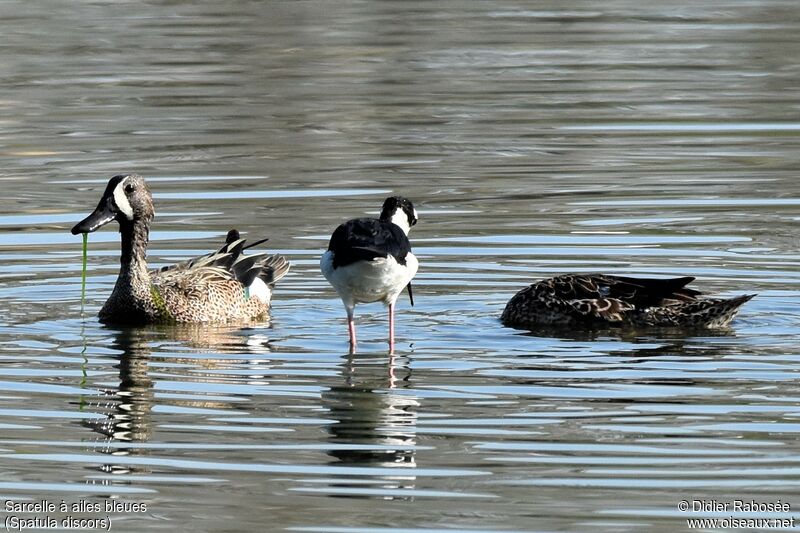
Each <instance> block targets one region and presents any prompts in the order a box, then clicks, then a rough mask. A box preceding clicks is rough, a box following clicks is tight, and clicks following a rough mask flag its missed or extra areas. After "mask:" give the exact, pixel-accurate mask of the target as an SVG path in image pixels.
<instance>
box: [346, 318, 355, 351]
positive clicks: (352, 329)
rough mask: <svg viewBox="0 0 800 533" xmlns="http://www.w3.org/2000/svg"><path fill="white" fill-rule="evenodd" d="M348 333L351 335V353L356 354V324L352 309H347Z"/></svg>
mask: <svg viewBox="0 0 800 533" xmlns="http://www.w3.org/2000/svg"><path fill="white" fill-rule="evenodd" d="M347 332H348V333H349V334H350V353H351V354H353V353H356V323H355V320H353V311H352V310H350V309H347Z"/></svg>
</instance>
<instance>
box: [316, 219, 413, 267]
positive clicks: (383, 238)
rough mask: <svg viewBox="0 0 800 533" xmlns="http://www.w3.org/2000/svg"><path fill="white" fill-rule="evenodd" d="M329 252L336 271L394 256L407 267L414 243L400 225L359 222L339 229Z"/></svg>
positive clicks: (364, 220)
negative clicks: (340, 268)
mask: <svg viewBox="0 0 800 533" xmlns="http://www.w3.org/2000/svg"><path fill="white" fill-rule="evenodd" d="M328 250H330V251H331V252H333V267H334V268H339V267H341V266H347V265H350V264H352V263H355V262H357V261H371V260H372V259H375V258H377V257H389V256H390V255H391V256H392V257H394V259H395V260H396V261H397V262H398V263H400V264H401V265H405V264H406V257H407V256H408V254H409V253H410V252H411V243H410V242H409V240H408V237H407V236H406V234H405V233H403V230H401V229H400V228H399V227H398V226H397V225H396V224H392V223H391V222H383V221H380V220H377V219H373V218H356V219H353V220H348V221H347V222H345V223H344V224H341V225H340V226H339V227H338V228H336V230H335V231H334V232H333V235H331V240H330V242H329V243H328Z"/></svg>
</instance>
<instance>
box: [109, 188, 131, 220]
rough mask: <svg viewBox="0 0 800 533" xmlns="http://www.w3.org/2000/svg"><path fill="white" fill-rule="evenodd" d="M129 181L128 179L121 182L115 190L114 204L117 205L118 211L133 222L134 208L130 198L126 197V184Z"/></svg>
mask: <svg viewBox="0 0 800 533" xmlns="http://www.w3.org/2000/svg"><path fill="white" fill-rule="evenodd" d="M127 181H128V180H127V179H124V180H122V181H120V182H119V184H117V186H116V188H115V189H114V203H115V204H117V209H119V210H120V211H121V212H122V213H123V214H124V215H125V216H126V217H127V218H128V220H133V207H131V203H130V202H129V201H128V197H127V196H125V183H126V182H127Z"/></svg>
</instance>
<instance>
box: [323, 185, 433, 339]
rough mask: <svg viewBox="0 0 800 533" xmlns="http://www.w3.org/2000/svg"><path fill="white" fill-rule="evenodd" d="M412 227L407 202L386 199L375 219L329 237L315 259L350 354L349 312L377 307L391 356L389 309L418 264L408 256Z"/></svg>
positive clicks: (360, 220) (339, 229) (351, 323)
mask: <svg viewBox="0 0 800 533" xmlns="http://www.w3.org/2000/svg"><path fill="white" fill-rule="evenodd" d="M417 221H418V216H417V210H416V209H415V208H414V204H413V203H412V202H411V200H409V199H408V198H405V197H403V196H390V197H389V198H386V200H385V201H384V202H383V206H382V207H381V213H380V216H379V217H378V218H354V219H351V220H348V221H346V222H344V223H342V224H340V225H339V226H338V227H337V228H336V229H335V230H334V232H333V234H332V235H331V238H330V242H329V243H328V249H327V250H326V251H325V252H324V253H323V254H322V257H321V258H320V270H321V271H322V275H323V276H324V277H325V279H326V280H328V283H330V284H331V286H332V287H333V288H334V290H336V292H337V294H338V295H339V297H340V298H341V300H342V303H343V304H344V307H345V311H346V313H347V329H348V334H349V340H350V353H355V350H356V344H357V343H356V340H357V339H356V328H355V322H354V318H353V317H354V312H355V306H356V304H359V303H372V302H382V303H383V304H384V305H386V306H387V307H388V308H389V339H388V340H389V353H390V354H393V353H394V347H395V343H394V333H395V328H394V314H395V303H396V302H397V299H398V297H399V296H400V294H401V293H402V292H403V289H407V290H408V296H409V300H410V301H411V305H412V306H413V305H414V293H413V291H412V288H411V280H412V279H413V278H414V276H415V275H416V273H417V269H418V268H419V261H418V260H417V258H416V257H415V256H414V254H413V253H412V252H411V242H410V241H409V240H408V233H409V231H410V230H411V227H412V226H414V225H415V224H416V223H417Z"/></svg>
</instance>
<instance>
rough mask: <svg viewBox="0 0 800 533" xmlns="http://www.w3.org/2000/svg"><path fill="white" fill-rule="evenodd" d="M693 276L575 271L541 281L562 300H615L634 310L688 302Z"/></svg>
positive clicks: (692, 292)
mask: <svg viewBox="0 0 800 533" xmlns="http://www.w3.org/2000/svg"><path fill="white" fill-rule="evenodd" d="M692 281H694V278H693V277H682V278H670V279H653V278H633V277H623V276H611V275H606V274H574V275H566V276H558V277H555V278H550V279H547V280H544V281H542V282H541V283H542V284H544V285H546V286H547V287H549V288H550V289H551V290H552V294H553V296H555V297H557V298H561V299H563V300H591V299H614V300H619V301H620V302H623V303H625V304H628V305H630V306H633V307H634V308H637V309H644V308H647V307H653V306H660V305H668V304H670V303H672V302H689V301H694V300H696V299H697V296H699V295H700V292H699V291H696V290H694V289H689V288H687V287H686V285H688V284H689V283H691V282H692Z"/></svg>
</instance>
